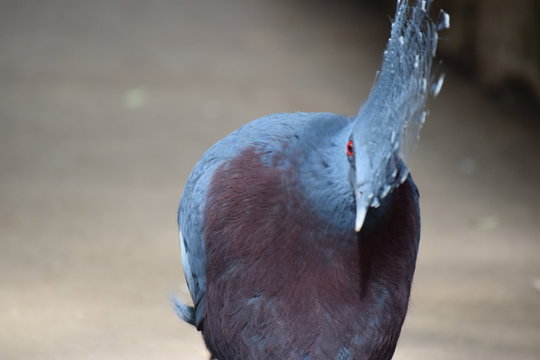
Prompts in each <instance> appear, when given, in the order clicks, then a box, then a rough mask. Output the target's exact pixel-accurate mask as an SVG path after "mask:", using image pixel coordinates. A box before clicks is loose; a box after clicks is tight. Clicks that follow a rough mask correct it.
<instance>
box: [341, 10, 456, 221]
mask: <svg viewBox="0 0 540 360" xmlns="http://www.w3.org/2000/svg"><path fill="white" fill-rule="evenodd" d="M431 2H432V1H431V0H416V4H415V6H409V1H407V0H401V1H398V2H397V9H396V17H395V19H394V21H393V23H392V30H391V36H390V39H389V41H388V44H387V46H386V50H385V52H384V57H383V63H382V68H381V71H380V72H379V73H378V74H377V77H376V80H375V83H374V85H373V88H372V89H371V92H370V94H369V96H368V99H367V100H366V101H365V103H364V104H363V105H362V107H361V108H360V111H359V113H358V115H357V116H356V117H355V118H354V124H353V126H352V130H351V133H350V136H349V138H348V141H347V144H346V153H347V157H348V160H349V164H350V174H351V175H350V181H351V185H352V187H353V189H354V197H355V203H356V221H355V229H356V231H360V229H361V228H362V225H363V223H364V219H365V217H366V214H367V213H368V210H369V208H370V207H372V208H376V207H378V206H379V205H380V202H381V200H382V199H384V198H385V197H386V196H387V195H388V194H390V193H391V192H392V190H393V189H394V188H396V187H398V186H399V185H400V184H401V183H403V182H404V181H405V180H406V179H407V177H408V174H409V171H408V169H407V166H406V165H405V163H404V161H403V159H404V158H405V154H406V153H407V152H408V150H409V149H410V148H411V146H412V145H414V144H415V142H416V140H417V138H418V135H419V131H420V128H421V127H422V125H423V123H424V121H425V117H426V114H427V112H426V110H425V102H426V100H427V98H428V97H429V96H430V95H433V96H436V95H437V94H438V92H439V91H440V89H441V86H442V82H443V79H444V78H443V76H442V75H441V76H440V77H438V78H437V79H436V80H435V79H434V77H433V75H432V74H431V65H432V62H433V58H434V56H435V50H436V47H437V39H438V35H437V31H438V30H442V29H445V28H447V27H449V17H448V14H446V13H445V12H444V11H441V12H440V14H439V20H438V22H433V21H432V20H431V18H430V17H429V14H428V12H429V8H430V6H431Z"/></svg>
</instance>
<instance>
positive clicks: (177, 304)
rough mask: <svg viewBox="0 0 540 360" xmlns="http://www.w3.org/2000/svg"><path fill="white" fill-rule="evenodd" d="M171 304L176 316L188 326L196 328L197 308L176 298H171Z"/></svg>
mask: <svg viewBox="0 0 540 360" xmlns="http://www.w3.org/2000/svg"><path fill="white" fill-rule="evenodd" d="M171 302H172V305H173V309H174V311H175V312H176V315H178V317H179V318H180V319H182V320H184V321H185V322H187V323H188V324H191V325H193V326H195V308H194V307H193V306H189V305H186V304H184V303H182V302H181V301H180V300H179V299H177V298H175V297H171Z"/></svg>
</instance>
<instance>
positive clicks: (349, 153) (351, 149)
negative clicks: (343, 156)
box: [347, 140, 354, 157]
mask: <svg viewBox="0 0 540 360" xmlns="http://www.w3.org/2000/svg"><path fill="white" fill-rule="evenodd" d="M347 156H350V157H352V156H354V147H353V143H352V140H349V142H348V143H347Z"/></svg>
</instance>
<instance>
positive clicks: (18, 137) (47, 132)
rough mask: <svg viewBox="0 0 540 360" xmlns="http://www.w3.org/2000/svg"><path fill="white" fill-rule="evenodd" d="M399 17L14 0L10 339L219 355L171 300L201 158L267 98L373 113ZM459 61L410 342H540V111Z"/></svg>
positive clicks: (286, 4) (2, 265)
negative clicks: (495, 94) (379, 73)
mask: <svg viewBox="0 0 540 360" xmlns="http://www.w3.org/2000/svg"><path fill="white" fill-rule="evenodd" d="M453 26H459V24H453ZM388 28H389V21H388V16H386V15H385V14H381V13H379V12H375V11H373V10H371V9H369V8H367V7H362V6H352V5H350V4H348V2H346V1H342V2H336V3H335V4H333V3H328V2H322V1H316V2H307V1H305V2H303V1H299V0H294V1H283V0H275V1H263V0H227V1H217V0H208V1H180V0H178V1H173V0H158V1H142V0H132V1H128V0H125V1H122V0H115V1H112V0H109V1H106V0H96V1H82V0H81V1H61V0H49V1H46V2H45V1H31V0H17V1H8V0H0V359H2V360H15V359H21V360H34V359H35V360H43V359H58V360H68V359H77V360H79V359H82V360H84V359H115V360H117V359H130V360H137V359H180V360H182V359H184V360H196V359H205V358H206V352H205V349H204V346H203V344H202V341H201V339H200V335H199V334H198V333H197V332H196V331H195V330H194V329H193V328H191V327H189V326H188V325H186V324H183V323H182V322H181V321H180V320H178V319H177V317H176V316H175V314H174V313H173V311H172V310H171V306H170V304H169V301H168V297H169V296H170V295H171V294H174V293H180V294H181V296H183V297H184V298H185V299H187V292H186V288H185V286H184V285H183V275H182V273H181V264H180V255H179V247H178V244H177V228H176V207H177V203H178V200H179V197H180V195H181V192H182V188H183V184H184V181H185V180H186V178H187V176H188V174H189V171H190V169H191V168H192V167H193V165H194V164H195V162H196V161H197V159H198V158H199V156H200V155H201V154H202V152H203V151H204V150H205V149H206V148H207V147H208V146H210V145H211V144H212V143H214V142H215V141H216V140H217V139H219V138H221V137H223V136H224V135H226V134H227V133H229V132H230V131H232V130H234V129H235V128H237V127H238V126H240V125H241V124H243V123H245V122H247V121H249V120H252V119H255V118H257V117H259V116H262V115H265V114H268V113H273V112H286V111H297V110H302V111H331V112H336V113H343V114H354V113H355V112H356V111H357V109H358V107H359V106H360V104H361V102H362V101H363V99H365V98H366V96H367V94H368V91H369V88H370V85H371V84H372V81H373V79H374V74H375V71H376V69H377V68H378V66H379V62H380V60H381V54H382V48H383V46H384V44H385V41H386V36H387V32H388ZM443 41H444V40H443ZM464 56H465V55H464ZM446 72H447V77H446V79H447V81H446V84H445V87H444V88H443V91H442V93H441V95H440V96H439V98H437V99H436V100H434V101H433V102H432V103H431V106H430V108H431V114H430V116H429V118H428V122H427V123H426V126H425V128H424V130H423V132H422V137H421V141H420V144H419V148H418V150H417V151H416V152H415V153H414V155H413V156H412V158H411V159H410V167H411V168H412V171H413V174H414V176H415V179H416V182H417V184H418V186H419V188H420V192H421V206H422V213H423V233H422V246H421V251H420V255H419V262H418V267H417V273H416V278H415V282H414V285H413V298H412V302H411V307H410V312H409V315H408V318H407V320H406V324H405V327H404V331H403V334H402V337H401V339H400V342H399V344H398V349H397V352H396V355H395V357H394V358H395V359H397V360H413V359H415V360H416V359H431V360H435V359H440V360H447V359H448V360H450V359H491V360H498V359H501V360H502V359H505V360H507V359H514V360H538V359H539V358H540V238H539V237H540V236H539V234H540V221H539V216H538V215H539V214H540V187H539V185H538V184H539V181H540V166H539V162H538V158H539V157H538V154H540V145H539V142H538V136H537V135H538V133H539V132H538V125H532V124H533V123H534V122H536V123H538V120H539V119H538V114H537V113H536V114H534V113H530V112H527V111H521V110H519V111H518V110H517V108H515V107H514V108H508V107H507V106H503V105H501V104H500V103H499V102H495V101H493V100H491V99H490V98H489V97H487V96H486V95H485V94H484V93H483V92H482V91H481V90H479V89H478V88H477V87H475V85H473V84H472V83H471V82H470V80H469V79H468V78H467V77H463V76H461V75H459V74H457V73H455V72H454V71H452V69H451V68H447V69H446ZM534 117H536V119H535V118H534Z"/></svg>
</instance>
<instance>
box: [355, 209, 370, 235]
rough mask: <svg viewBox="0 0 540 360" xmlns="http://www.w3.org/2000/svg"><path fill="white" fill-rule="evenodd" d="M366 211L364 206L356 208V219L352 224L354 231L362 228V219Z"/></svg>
mask: <svg viewBox="0 0 540 360" xmlns="http://www.w3.org/2000/svg"><path fill="white" fill-rule="evenodd" d="M366 213H367V209H366V208H359V209H357V210H356V221H355V225H354V230H356V232H359V231H360V230H361V229H362V225H364V219H365V218H366Z"/></svg>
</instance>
